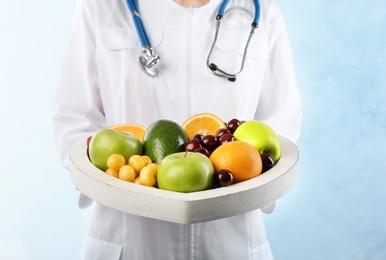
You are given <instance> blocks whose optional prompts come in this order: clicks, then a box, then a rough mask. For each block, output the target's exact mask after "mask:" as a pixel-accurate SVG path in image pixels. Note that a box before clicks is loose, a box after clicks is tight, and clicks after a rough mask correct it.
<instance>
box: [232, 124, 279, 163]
mask: <svg viewBox="0 0 386 260" xmlns="http://www.w3.org/2000/svg"><path fill="white" fill-rule="evenodd" d="M233 135H234V136H235V138H236V140H238V141H243V142H246V143H249V144H251V145H252V146H253V147H255V148H256V149H257V150H258V151H259V153H260V154H263V153H268V154H270V155H271V156H272V157H273V159H274V161H275V163H277V161H278V160H279V159H280V155H281V144H280V140H279V137H278V136H277V135H276V133H275V131H274V130H273V129H272V128H271V127H270V126H269V125H268V124H266V123H264V122H261V121H257V120H251V121H247V122H245V123H243V124H241V125H240V126H239V127H238V128H237V129H236V131H235V132H234V134H233Z"/></svg>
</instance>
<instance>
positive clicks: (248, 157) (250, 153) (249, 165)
mask: <svg viewBox="0 0 386 260" xmlns="http://www.w3.org/2000/svg"><path fill="white" fill-rule="evenodd" d="M209 159H210V161H211V162H212V164H213V167H214V169H215V171H219V170H223V169H226V170H228V171H230V172H231V173H232V174H233V178H234V180H233V182H234V183H237V182H241V181H246V180H249V179H251V178H253V177H256V176H258V175H260V174H261V171H262V162H261V157H260V154H259V152H258V151H257V150H256V149H255V148H254V147H253V146H252V145H250V144H248V143H245V142H242V141H233V142H229V143H225V144H223V145H221V146H219V147H218V148H217V149H216V150H214V151H213V153H212V154H211V156H210V157H209Z"/></svg>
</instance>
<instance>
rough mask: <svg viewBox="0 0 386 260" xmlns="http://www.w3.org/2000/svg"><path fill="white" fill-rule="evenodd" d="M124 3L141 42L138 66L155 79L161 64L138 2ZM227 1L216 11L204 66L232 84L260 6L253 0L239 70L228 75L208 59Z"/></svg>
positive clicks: (253, 31) (243, 61)
mask: <svg viewBox="0 0 386 260" xmlns="http://www.w3.org/2000/svg"><path fill="white" fill-rule="evenodd" d="M126 1H127V5H128V7H129V10H130V12H131V15H132V17H133V21H134V25H135V28H136V30H137V33H138V37H139V40H140V41H141V45H142V52H143V56H140V57H139V66H140V67H141V69H142V70H143V71H144V72H145V73H146V74H148V75H149V76H152V77H155V76H157V75H158V70H157V67H158V65H159V64H160V62H161V58H160V57H159V56H158V55H157V54H156V53H155V52H154V49H153V47H152V46H151V44H150V41H149V38H148V36H147V34H146V31H145V28H144V26H143V23H142V20H141V16H140V14H139V10H138V0H126ZM229 1H230V0H223V2H222V4H221V6H220V8H219V10H218V13H217V16H216V32H215V35H214V40H213V44H212V47H211V48H210V51H209V55H208V58H207V60H206V65H207V67H208V69H209V71H210V72H212V73H213V74H214V75H216V76H219V77H224V78H226V79H228V80H229V81H232V82H234V81H236V77H237V76H238V75H239V74H240V73H241V72H242V71H243V68H244V63H245V58H246V55H247V50H248V46H249V43H250V41H251V38H252V36H253V35H254V33H255V30H256V29H257V28H258V26H259V20H260V4H259V1H258V0H253V3H254V5H255V17H254V19H253V22H252V24H251V26H252V28H251V31H250V33H249V37H248V40H247V43H246V45H245V48H244V53H243V59H242V61H241V66H240V70H239V71H238V72H236V73H228V72H225V71H224V70H222V69H220V68H219V67H218V66H217V65H216V64H214V63H210V57H211V55H212V52H213V49H214V46H215V45H216V42H217V38H218V33H219V30H220V24H221V21H222V20H223V16H224V12H225V8H226V6H227V5H228V3H229Z"/></svg>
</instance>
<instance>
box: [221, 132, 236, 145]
mask: <svg viewBox="0 0 386 260" xmlns="http://www.w3.org/2000/svg"><path fill="white" fill-rule="evenodd" d="M234 140H235V137H234V136H233V134H230V133H229V134H224V135H222V136H221V137H220V139H219V143H220V145H223V144H225V143H229V142H232V141H234Z"/></svg>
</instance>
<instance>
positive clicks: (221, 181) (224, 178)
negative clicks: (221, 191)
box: [214, 169, 233, 187]
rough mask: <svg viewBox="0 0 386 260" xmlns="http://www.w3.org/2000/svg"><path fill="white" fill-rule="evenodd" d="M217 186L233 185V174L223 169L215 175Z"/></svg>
mask: <svg viewBox="0 0 386 260" xmlns="http://www.w3.org/2000/svg"><path fill="white" fill-rule="evenodd" d="M214 179H215V186H222V187H226V186H229V185H231V184H232V183H233V174H232V173H231V172H230V171H228V170H226V169H221V170H219V171H217V172H215V174H214Z"/></svg>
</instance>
